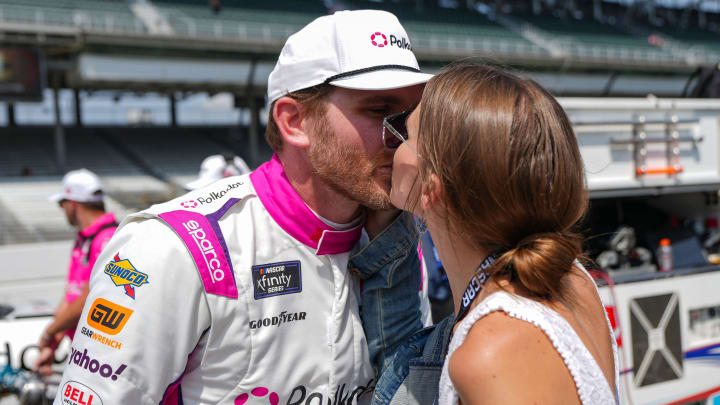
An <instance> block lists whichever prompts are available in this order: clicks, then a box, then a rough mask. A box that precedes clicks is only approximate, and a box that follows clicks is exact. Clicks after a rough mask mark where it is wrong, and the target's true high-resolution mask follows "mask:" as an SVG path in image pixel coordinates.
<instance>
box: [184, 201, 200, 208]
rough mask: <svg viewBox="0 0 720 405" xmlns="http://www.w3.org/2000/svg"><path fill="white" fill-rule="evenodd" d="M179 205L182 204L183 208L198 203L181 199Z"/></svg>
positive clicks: (192, 206) (194, 205) (193, 206)
mask: <svg viewBox="0 0 720 405" xmlns="http://www.w3.org/2000/svg"><path fill="white" fill-rule="evenodd" d="M180 205H182V207H183V208H195V207H197V206H198V203H197V202H195V201H192V200H190V201H183V202H181V203H180Z"/></svg>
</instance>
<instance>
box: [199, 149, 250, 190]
mask: <svg viewBox="0 0 720 405" xmlns="http://www.w3.org/2000/svg"><path fill="white" fill-rule="evenodd" d="M248 173H250V167H248V165H247V163H245V161H244V160H243V158H241V157H240V156H237V155H235V156H232V155H210V156H208V157H206V158H205V159H203V161H202V163H201V164H200V173H198V178H197V179H195V180H193V181H191V182H189V183H187V184H186V185H185V189H186V190H188V191H192V190H197V189H198V188H202V187H205V186H208V185H210V184H211V183H214V182H216V181H218V180H220V179H224V178H225V177H231V176H240V175H243V174H248Z"/></svg>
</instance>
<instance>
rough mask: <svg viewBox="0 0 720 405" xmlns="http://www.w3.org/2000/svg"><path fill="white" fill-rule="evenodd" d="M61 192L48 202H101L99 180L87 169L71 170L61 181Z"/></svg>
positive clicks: (102, 192)
mask: <svg viewBox="0 0 720 405" xmlns="http://www.w3.org/2000/svg"><path fill="white" fill-rule="evenodd" d="M62 190H63V191H62V192H61V193H58V194H53V195H51V196H50V198H49V200H50V201H52V202H60V201H62V200H70V201H77V202H100V201H102V200H103V194H104V190H103V186H102V183H100V178H99V177H98V176H97V175H96V174H95V173H93V172H91V171H90V170H88V169H79V170H72V171H69V172H67V174H65V176H64V177H63V179H62Z"/></svg>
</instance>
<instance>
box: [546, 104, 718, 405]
mask: <svg viewBox="0 0 720 405" xmlns="http://www.w3.org/2000/svg"><path fill="white" fill-rule="evenodd" d="M560 102H561V104H562V105H563V107H564V108H565V109H566V111H567V112H568V115H569V116H570V118H571V120H572V121H573V125H574V128H575V132H576V135H577V137H578V141H579V143H580V149H581V152H582V155H583V160H584V162H585V166H586V175H587V184H588V188H589V190H590V198H591V199H593V200H598V199H612V198H627V197H631V198H632V197H634V198H635V199H638V198H640V199H642V198H645V197H647V199H648V200H652V202H651V204H652V205H654V206H656V207H658V208H661V209H662V210H664V211H665V212H668V213H669V214H675V215H678V216H683V217H690V218H702V217H707V216H713V215H714V216H717V215H718V213H720V209H719V208H718V206H717V195H718V190H720V100H696V99H657V98H652V97H649V98H645V99H607V98H603V99H599V98H594V99H575V98H566V99H561V100H560ZM708 200H709V201H708ZM708 202H709V203H708ZM599 285H600V286H601V287H600V293H601V298H602V300H603V302H604V304H605V306H606V309H607V310H608V313H609V315H610V317H611V322H612V324H613V327H614V329H615V330H614V331H615V334H616V337H617V341H618V344H619V349H620V350H619V357H620V359H619V361H620V370H621V378H620V384H621V386H620V387H619V395H620V400H621V403H622V404H631V405H640V404H686V403H687V404H712V405H719V404H720V266H716V265H711V264H709V263H708V264H707V265H703V266H694V267H687V268H677V267H676V268H674V269H673V271H672V272H669V273H658V272H656V271H655V269H654V267H653V266H645V267H644V268H635V269H633V268H630V269H625V270H622V271H615V272H612V271H611V272H609V274H608V275H603V276H600V277H599Z"/></svg>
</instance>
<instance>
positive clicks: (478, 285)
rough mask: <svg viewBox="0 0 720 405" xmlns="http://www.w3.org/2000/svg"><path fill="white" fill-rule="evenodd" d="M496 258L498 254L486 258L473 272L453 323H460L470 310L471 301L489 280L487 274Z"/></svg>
mask: <svg viewBox="0 0 720 405" xmlns="http://www.w3.org/2000/svg"><path fill="white" fill-rule="evenodd" d="M498 256H499V255H498V254H496V253H493V254H491V255H490V256H488V257H486V258H485V260H483V261H482V263H480V266H478V268H477V271H475V274H474V275H473V276H472V278H471V279H470V283H468V286H467V288H466V289H465V293H464V294H463V296H462V302H461V303H460V310H459V311H458V314H457V316H456V317H455V322H460V320H461V319H462V318H463V317H464V316H465V315H467V312H468V310H470V305H472V303H473V301H475V298H477V296H478V295H479V293H480V290H482V288H483V286H484V285H485V283H487V281H488V279H489V278H490V274H488V269H490V267H491V266H492V265H493V263H495V260H497V258H498Z"/></svg>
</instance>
